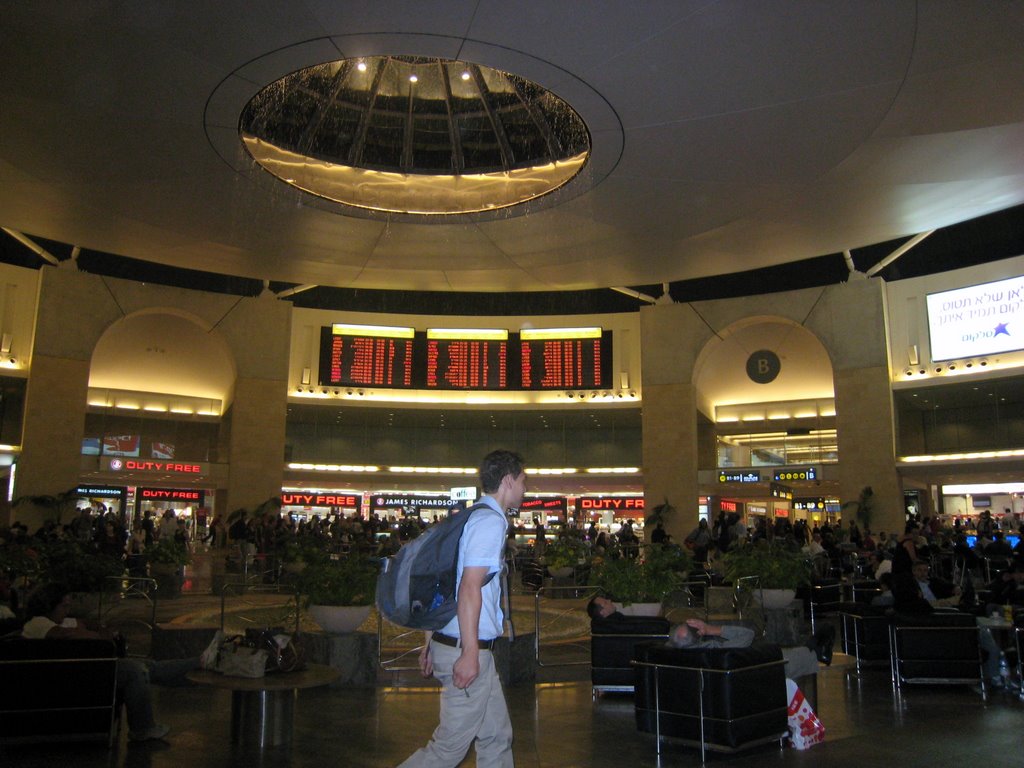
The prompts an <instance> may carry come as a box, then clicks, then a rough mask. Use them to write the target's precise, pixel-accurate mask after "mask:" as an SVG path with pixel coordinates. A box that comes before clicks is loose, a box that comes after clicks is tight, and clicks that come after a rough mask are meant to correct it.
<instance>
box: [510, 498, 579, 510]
mask: <svg viewBox="0 0 1024 768" xmlns="http://www.w3.org/2000/svg"><path fill="white" fill-rule="evenodd" d="M566 509H567V506H566V499H565V496H555V497H553V498H552V497H549V498H545V499H540V498H534V499H523V502H522V503H521V504H520V505H519V511H520V512H522V511H524V510H528V511H531V512H536V511H537V510H544V511H545V512H561V513H562V514H565V512H566Z"/></svg>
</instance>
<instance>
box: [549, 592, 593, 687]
mask: <svg viewBox="0 0 1024 768" xmlns="http://www.w3.org/2000/svg"><path fill="white" fill-rule="evenodd" d="M599 591H600V590H598V588H597V587H589V586H561V587H553V586H542V587H541V588H540V589H538V590H537V593H536V595H535V596H534V599H533V618H534V638H533V650H534V657H535V658H536V661H537V666H538V667H569V666H579V665H583V664H589V663H590V639H589V634H588V637H587V641H586V645H585V646H583V645H581V644H580V643H578V642H572V641H570V642H567V643H563V644H562V645H561V647H562V648H563V649H564V648H583V647H585V648H586V659H584V660H581V661H545V660H544V657H543V653H542V650H543V648H542V644H543V630H544V629H545V627H547V628H550V627H551V626H552V624H554V623H555V622H556V621H557V620H558V619H559V618H561V617H564V616H567V615H568V614H569V612H570V611H571V612H572V613H574V614H577V615H579V614H581V613H585V611H586V604H587V603H588V602H590V600H591V599H592V598H593V597H595V596H596V595H597V594H598V593H599ZM557 594H564V595H565V597H564V598H562V599H561V600H562V601H569V602H568V604H566V605H564V606H559V607H558V610H556V611H554V612H553V614H545V615H546V617H547V621H546V622H545V621H544V620H542V611H541V603H542V602H544V601H545V598H549V597H550V599H548V600H547V601H546V602H547V604H548V605H549V606H552V605H553V602H552V601H553V600H555V599H556V598H555V597H553V596H554V595H557ZM560 602H561V601H560Z"/></svg>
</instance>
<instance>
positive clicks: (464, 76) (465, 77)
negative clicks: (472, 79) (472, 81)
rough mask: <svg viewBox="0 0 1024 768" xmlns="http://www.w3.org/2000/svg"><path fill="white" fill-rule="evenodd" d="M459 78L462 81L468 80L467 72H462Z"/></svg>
mask: <svg viewBox="0 0 1024 768" xmlns="http://www.w3.org/2000/svg"><path fill="white" fill-rule="evenodd" d="M461 77H462V79H463V80H469V72H463V73H462V75H461Z"/></svg>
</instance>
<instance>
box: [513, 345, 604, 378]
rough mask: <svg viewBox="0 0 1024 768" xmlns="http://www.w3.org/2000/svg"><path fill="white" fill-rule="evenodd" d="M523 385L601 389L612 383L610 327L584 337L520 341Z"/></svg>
mask: <svg viewBox="0 0 1024 768" xmlns="http://www.w3.org/2000/svg"><path fill="white" fill-rule="evenodd" d="M519 346H520V361H521V366H522V371H521V377H522V379H521V382H520V384H521V387H522V389H577V388H578V389H602V388H607V387H609V386H610V385H611V350H612V345H611V331H604V332H602V333H601V334H600V336H597V337H594V338H584V339H536V340H529V341H527V340H523V341H520V343H519Z"/></svg>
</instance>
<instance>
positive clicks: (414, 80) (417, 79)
mask: <svg viewBox="0 0 1024 768" xmlns="http://www.w3.org/2000/svg"><path fill="white" fill-rule="evenodd" d="M419 81H420V79H419V78H418V77H416V75H409V82H410V83H418V82H419Z"/></svg>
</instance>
